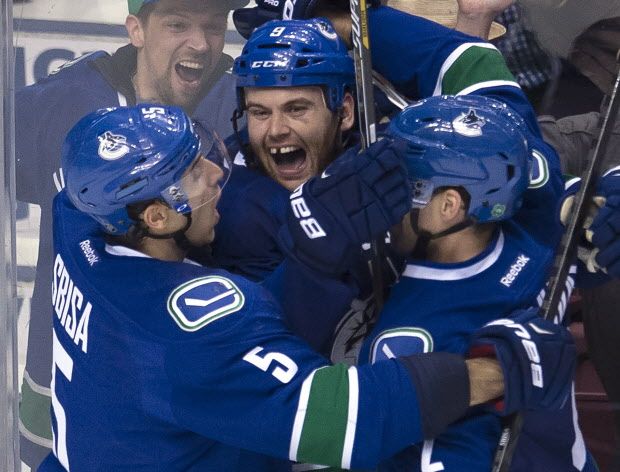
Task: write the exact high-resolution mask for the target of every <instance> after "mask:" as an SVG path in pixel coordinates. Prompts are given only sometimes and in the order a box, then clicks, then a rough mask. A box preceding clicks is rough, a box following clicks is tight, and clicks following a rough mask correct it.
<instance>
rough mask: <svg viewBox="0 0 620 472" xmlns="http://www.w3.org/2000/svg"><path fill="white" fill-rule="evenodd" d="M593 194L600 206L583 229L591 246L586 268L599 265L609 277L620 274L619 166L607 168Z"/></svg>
mask: <svg viewBox="0 0 620 472" xmlns="http://www.w3.org/2000/svg"><path fill="white" fill-rule="evenodd" d="M596 193H597V195H599V196H600V197H602V198H600V200H599V201H598V203H599V206H600V207H602V208H601V209H600V210H599V211H598V213H597V214H596V216H595V217H594V220H593V221H592V224H591V225H590V227H589V228H588V230H587V231H586V238H587V239H588V241H590V242H592V244H593V245H594V247H595V249H594V251H593V252H592V253H591V257H590V259H589V263H588V262H586V265H587V267H588V270H592V269H593V268H596V267H602V268H604V269H605V270H606V272H607V273H608V274H609V275H611V276H612V277H620V167H615V168H614V169H611V170H610V171H608V172H607V173H605V175H603V177H602V178H601V180H600V181H599V183H598V187H597V191H596Z"/></svg>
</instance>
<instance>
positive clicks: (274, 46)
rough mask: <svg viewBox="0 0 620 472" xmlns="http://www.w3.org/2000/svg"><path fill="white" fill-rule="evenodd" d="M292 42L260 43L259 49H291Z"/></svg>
mask: <svg viewBox="0 0 620 472" xmlns="http://www.w3.org/2000/svg"><path fill="white" fill-rule="evenodd" d="M290 48H291V45H290V44H279V43H271V44H259V45H258V49H290Z"/></svg>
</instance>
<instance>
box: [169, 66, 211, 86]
mask: <svg viewBox="0 0 620 472" xmlns="http://www.w3.org/2000/svg"><path fill="white" fill-rule="evenodd" d="M174 69H175V70H176V73H177V74H178V76H179V77H180V78H181V80H183V81H184V82H188V83H192V84H193V83H197V82H200V81H201V79H202V76H203V74H204V70H205V66H204V64H201V63H200V62H196V61H180V62H179V63H177V64H176V65H175V66H174Z"/></svg>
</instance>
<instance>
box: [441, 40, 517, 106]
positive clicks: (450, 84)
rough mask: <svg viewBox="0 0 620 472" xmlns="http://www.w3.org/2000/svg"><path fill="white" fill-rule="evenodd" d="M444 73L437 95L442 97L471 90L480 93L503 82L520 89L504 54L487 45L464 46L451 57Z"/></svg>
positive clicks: (444, 68)
mask: <svg viewBox="0 0 620 472" xmlns="http://www.w3.org/2000/svg"><path fill="white" fill-rule="evenodd" d="M442 72H443V74H442V77H440V81H441V83H440V84H438V89H439V90H436V92H437V93H438V94H439V93H441V94H443V95H456V94H458V93H461V92H463V90H466V89H468V88H470V87H473V88H474V89H475V90H479V89H482V88H484V87H485V86H492V85H494V84H495V85H500V84H502V83H504V82H509V83H510V85H514V86H515V87H518V85H517V83H516V82H515V78H514V76H513V75H512V73H511V72H510V70H508V67H507V66H506V61H504V57H503V56H502V54H501V53H500V52H499V51H498V50H497V49H495V48H494V47H489V46H488V45H486V44H484V45H475V44H468V45H462V46H461V47H460V48H459V49H457V50H456V51H455V52H454V53H453V54H451V55H450V57H448V59H447V60H446V62H445V63H444V66H443V67H442ZM439 85H440V87H439Z"/></svg>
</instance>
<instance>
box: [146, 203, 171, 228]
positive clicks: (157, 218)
mask: <svg viewBox="0 0 620 472" xmlns="http://www.w3.org/2000/svg"><path fill="white" fill-rule="evenodd" d="M173 211H174V210H172V209H171V208H170V207H169V206H168V205H166V204H164V203H162V202H153V203H151V204H150V205H149V206H147V207H146V208H145V209H144V211H143V212H142V214H141V215H140V219H141V220H142V222H143V223H144V225H145V226H147V228H148V229H149V232H151V233H153V234H158V233H167V232H169V231H168V227H169V226H170V224H171V221H170V216H171V214H170V212H173Z"/></svg>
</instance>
